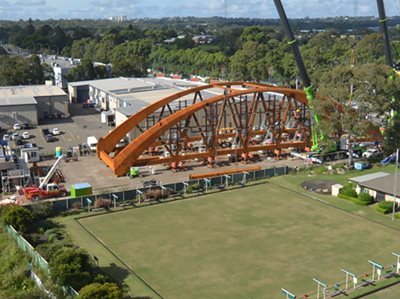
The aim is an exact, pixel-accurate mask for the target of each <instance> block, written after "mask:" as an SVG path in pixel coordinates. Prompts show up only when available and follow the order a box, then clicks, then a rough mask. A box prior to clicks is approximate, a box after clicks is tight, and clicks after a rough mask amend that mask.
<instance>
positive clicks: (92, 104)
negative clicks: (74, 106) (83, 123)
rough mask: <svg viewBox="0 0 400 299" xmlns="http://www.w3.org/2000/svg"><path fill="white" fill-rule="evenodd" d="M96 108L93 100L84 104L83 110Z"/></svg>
mask: <svg viewBox="0 0 400 299" xmlns="http://www.w3.org/2000/svg"><path fill="white" fill-rule="evenodd" d="M94 106H95V104H94V102H92V101H91V100H86V101H84V102H83V104H82V107H83V108H94Z"/></svg>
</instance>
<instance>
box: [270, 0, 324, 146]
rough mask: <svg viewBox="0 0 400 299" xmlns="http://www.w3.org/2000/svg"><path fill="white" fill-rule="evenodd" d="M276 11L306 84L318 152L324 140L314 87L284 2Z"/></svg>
mask: <svg viewBox="0 0 400 299" xmlns="http://www.w3.org/2000/svg"><path fill="white" fill-rule="evenodd" d="M274 3H275V6H276V9H277V11H278V14H279V18H280V20H281V23H282V26H283V29H284V30H285V33H286V36H287V38H288V40H289V45H290V47H291V49H292V52H293V56H294V59H295V61H296V65H297V68H298V70H299V73H300V78H301V80H302V81H303V84H304V91H305V93H306V96H307V100H308V106H309V107H310V111H311V112H312V114H313V117H314V123H313V124H312V125H311V138H312V147H311V149H312V150H313V151H318V150H319V149H320V146H319V143H318V142H319V140H321V139H323V135H322V134H319V133H318V126H319V122H320V119H319V116H318V115H317V114H316V113H315V108H314V103H313V102H314V87H313V86H312V84H311V82H310V78H309V77H308V74H307V70H306V67H305V66H304V62H303V58H302V57H301V54H300V50H299V47H298V45H297V40H296V38H295V37H294V36H293V32H292V29H291V28H290V25H289V21H288V18H287V16H286V13H285V9H284V8H283V5H282V2H281V1H280V0H274Z"/></svg>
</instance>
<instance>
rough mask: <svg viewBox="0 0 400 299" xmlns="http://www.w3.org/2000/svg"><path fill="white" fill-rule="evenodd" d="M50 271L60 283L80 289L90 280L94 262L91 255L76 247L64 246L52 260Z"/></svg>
mask: <svg viewBox="0 0 400 299" xmlns="http://www.w3.org/2000/svg"><path fill="white" fill-rule="evenodd" d="M49 265H50V272H51V276H52V278H53V280H54V281H55V282H56V283H58V284H59V285H71V286H72V287H73V288H75V289H78V290H79V289H80V288H82V287H83V286H84V285H86V284H88V283H89V282H90V271H91V267H92V263H91V260H90V257H89V255H88V254H87V253H86V252H84V251H82V250H79V249H76V248H68V247H67V248H62V249H60V250H58V251H57V252H56V253H55V254H54V256H53V258H52V259H51V260H50V263H49Z"/></svg>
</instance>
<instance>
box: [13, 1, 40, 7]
mask: <svg viewBox="0 0 400 299" xmlns="http://www.w3.org/2000/svg"><path fill="white" fill-rule="evenodd" d="M14 5H16V6H43V5H46V1H45V0H18V1H15V2H14Z"/></svg>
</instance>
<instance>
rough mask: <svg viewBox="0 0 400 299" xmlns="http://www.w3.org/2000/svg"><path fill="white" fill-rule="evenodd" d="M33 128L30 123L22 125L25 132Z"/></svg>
mask: <svg viewBox="0 0 400 299" xmlns="http://www.w3.org/2000/svg"><path fill="white" fill-rule="evenodd" d="M30 128H31V125H30V124H29V123H23V124H22V129H23V130H29V129H30Z"/></svg>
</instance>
